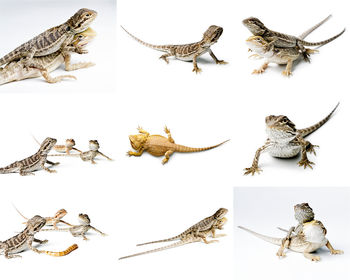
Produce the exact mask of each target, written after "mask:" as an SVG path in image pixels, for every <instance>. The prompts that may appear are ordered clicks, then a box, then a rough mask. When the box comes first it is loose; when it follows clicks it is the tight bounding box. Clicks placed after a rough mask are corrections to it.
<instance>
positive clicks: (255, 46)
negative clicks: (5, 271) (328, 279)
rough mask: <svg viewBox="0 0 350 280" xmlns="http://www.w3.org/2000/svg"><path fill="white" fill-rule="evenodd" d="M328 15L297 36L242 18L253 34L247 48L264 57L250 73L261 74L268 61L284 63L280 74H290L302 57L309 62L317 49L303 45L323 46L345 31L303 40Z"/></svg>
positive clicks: (322, 22)
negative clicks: (315, 39) (261, 63)
mask: <svg viewBox="0 0 350 280" xmlns="http://www.w3.org/2000/svg"><path fill="white" fill-rule="evenodd" d="M330 17H331V15H330V16H328V17H327V18H325V19H324V20H322V21H321V22H319V23H318V24H316V25H315V26H313V27H311V28H309V29H308V30H306V31H305V32H304V33H303V34H301V35H300V36H298V37H297V36H292V35H287V34H284V33H280V32H276V31H272V30H270V29H268V28H267V27H266V26H265V25H264V24H263V23H262V22H261V21H260V20H259V19H258V18H254V17H250V18H247V19H245V20H243V24H244V25H245V26H246V27H247V28H248V29H249V31H250V32H251V33H252V34H253V36H251V37H249V38H248V39H247V40H246V42H247V44H248V46H249V50H250V51H254V52H256V54H254V55H252V56H251V57H257V58H265V62H264V64H263V65H262V66H261V67H260V68H259V69H256V70H254V71H253V73H252V74H261V73H263V72H265V70H266V68H267V67H268V65H269V63H277V64H280V65H285V64H286V68H285V70H284V71H283V72H282V74H283V75H284V76H290V75H292V66H293V62H294V61H296V60H298V59H300V58H303V59H304V60H305V61H307V62H310V58H309V57H310V55H311V54H314V53H316V52H318V51H317V50H314V49H308V48H305V46H323V45H325V44H328V43H329V42H331V41H333V40H335V39H336V38H338V37H339V36H341V35H342V34H343V33H344V32H345V29H344V30H343V31H341V32H340V33H339V34H337V35H335V36H333V37H331V38H329V39H326V40H323V41H320V42H307V41H305V40H304V39H305V38H306V37H307V36H308V35H309V34H310V33H311V32H313V31H314V30H316V29H317V28H318V27H320V26H321V25H322V24H324V23H325V22H326V21H328V19H329V18H330Z"/></svg>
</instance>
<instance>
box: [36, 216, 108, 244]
mask: <svg viewBox="0 0 350 280" xmlns="http://www.w3.org/2000/svg"><path fill="white" fill-rule="evenodd" d="M78 218H79V223H80V225H76V226H71V227H68V228H57V229H43V230H42V231H52V230H58V231H69V232H70V233H71V234H72V235H73V236H74V237H78V236H81V237H83V239H84V240H89V239H88V238H87V237H86V236H85V234H86V233H87V232H88V231H89V230H90V229H92V230H94V231H96V232H98V233H99V234H101V235H103V236H104V235H106V234H105V233H103V232H102V231H100V230H98V229H96V228H95V227H93V226H92V225H90V218H89V216H88V215H87V214H79V217H78Z"/></svg>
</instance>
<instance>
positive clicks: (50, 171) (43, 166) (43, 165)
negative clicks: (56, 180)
mask: <svg viewBox="0 0 350 280" xmlns="http://www.w3.org/2000/svg"><path fill="white" fill-rule="evenodd" d="M45 162H46V161H44V162H41V163H40V167H41V168H42V169H44V170H45V171H47V172H49V173H56V172H57V171H56V170H51V169H49V168H47V167H46V166H45Z"/></svg>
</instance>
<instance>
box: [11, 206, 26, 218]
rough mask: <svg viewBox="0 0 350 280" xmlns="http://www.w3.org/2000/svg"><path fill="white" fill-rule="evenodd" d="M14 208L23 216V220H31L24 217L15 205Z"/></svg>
mask: <svg viewBox="0 0 350 280" xmlns="http://www.w3.org/2000/svg"><path fill="white" fill-rule="evenodd" d="M12 206H13V207H14V208H15V210H16V211H17V213H18V214H20V215H21V217H22V218H23V219H25V220H27V221H28V220H29V219H28V218H26V217H24V215H23V214H22V213H21V212H20V211H19V210H18V209H17V207H16V206H15V205H14V204H12Z"/></svg>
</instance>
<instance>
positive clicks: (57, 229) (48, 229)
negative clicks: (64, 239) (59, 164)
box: [41, 228, 69, 231]
mask: <svg viewBox="0 0 350 280" xmlns="http://www.w3.org/2000/svg"><path fill="white" fill-rule="evenodd" d="M68 230H69V228H44V229H42V230H41V231H68Z"/></svg>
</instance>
